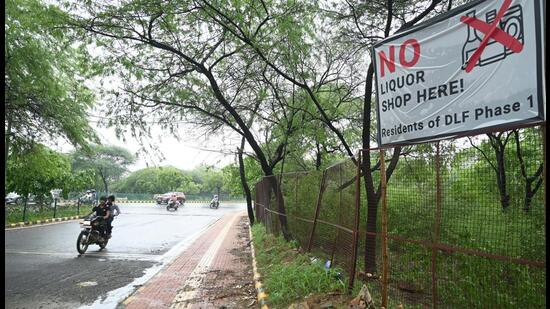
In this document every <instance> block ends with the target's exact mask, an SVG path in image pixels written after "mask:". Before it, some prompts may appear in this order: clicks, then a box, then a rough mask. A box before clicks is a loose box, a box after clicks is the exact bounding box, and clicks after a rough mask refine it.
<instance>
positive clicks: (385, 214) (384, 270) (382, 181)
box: [380, 149, 389, 308]
mask: <svg viewBox="0 0 550 309" xmlns="http://www.w3.org/2000/svg"><path fill="white" fill-rule="evenodd" d="M380 185H381V189H380V190H381V192H380V198H381V202H382V307H384V308H387V307H388V282H389V280H388V207H387V199H386V165H385V162H384V149H380Z"/></svg>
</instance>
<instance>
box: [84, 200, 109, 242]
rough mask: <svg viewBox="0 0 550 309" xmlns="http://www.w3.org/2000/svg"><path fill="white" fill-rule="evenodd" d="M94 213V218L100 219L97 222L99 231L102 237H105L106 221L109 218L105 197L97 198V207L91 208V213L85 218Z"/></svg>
mask: <svg viewBox="0 0 550 309" xmlns="http://www.w3.org/2000/svg"><path fill="white" fill-rule="evenodd" d="M94 212H95V214H96V216H98V217H100V218H102V219H101V221H100V222H99V231H100V232H101V234H102V235H103V236H106V232H107V231H106V229H107V225H108V224H107V219H109V216H110V215H111V208H110V207H109V205H107V197H105V196H102V197H100V198H99V205H97V206H95V207H94V208H92V212H90V213H89V214H88V215H87V216H86V217H88V216H90V215H92V214H93V213H94Z"/></svg>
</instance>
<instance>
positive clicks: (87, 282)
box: [77, 281, 97, 286]
mask: <svg viewBox="0 0 550 309" xmlns="http://www.w3.org/2000/svg"><path fill="white" fill-rule="evenodd" d="M77 285H78V286H95V285H97V282H95V281H84V282H80V283H79V284H77Z"/></svg>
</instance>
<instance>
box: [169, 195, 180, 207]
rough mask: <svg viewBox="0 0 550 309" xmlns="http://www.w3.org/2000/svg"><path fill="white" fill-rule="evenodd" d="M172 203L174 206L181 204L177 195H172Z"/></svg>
mask: <svg viewBox="0 0 550 309" xmlns="http://www.w3.org/2000/svg"><path fill="white" fill-rule="evenodd" d="M170 202H171V203H174V205H176V204H179V202H178V197H177V196H176V195H175V194H172V196H171V197H170Z"/></svg>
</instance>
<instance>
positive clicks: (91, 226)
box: [76, 215, 109, 254]
mask: <svg viewBox="0 0 550 309" xmlns="http://www.w3.org/2000/svg"><path fill="white" fill-rule="evenodd" d="M102 220H103V218H102V217H98V216H96V215H92V216H90V217H87V218H83V219H81V220H80V222H79V223H80V228H81V232H80V234H78V238H77V239H76V250H77V251H78V253H80V254H84V253H86V250H87V249H88V246H89V245H93V244H96V245H99V248H101V250H102V249H104V248H105V247H106V246H107V243H108V242H109V238H108V237H107V236H106V235H103V234H102V233H101V231H100V225H101V224H106V223H105V222H101V221H102ZM104 228H106V227H104Z"/></svg>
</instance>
